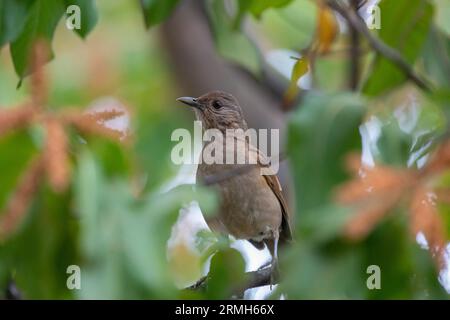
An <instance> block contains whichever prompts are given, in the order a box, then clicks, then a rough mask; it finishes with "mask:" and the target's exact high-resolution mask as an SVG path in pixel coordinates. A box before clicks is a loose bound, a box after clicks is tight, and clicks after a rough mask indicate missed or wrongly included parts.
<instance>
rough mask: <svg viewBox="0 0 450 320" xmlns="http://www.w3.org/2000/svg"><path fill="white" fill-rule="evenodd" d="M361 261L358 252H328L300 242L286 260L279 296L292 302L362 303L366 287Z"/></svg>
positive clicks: (337, 248)
mask: <svg viewBox="0 0 450 320" xmlns="http://www.w3.org/2000/svg"><path fill="white" fill-rule="evenodd" d="M331 251H333V252H331ZM361 260H362V258H361V254H360V252H359V251H358V250H356V249H355V248H351V247H344V246H342V245H335V246H334V247H333V248H332V250H330V249H328V250H325V249H324V248H318V247H314V246H311V245H309V244H308V243H307V242H306V243H305V242H300V241H298V242H296V243H295V244H294V245H293V246H292V247H290V248H289V249H288V250H287V252H286V254H284V256H283V257H282V260H281V266H282V267H283V269H282V270H284V277H283V279H282V281H281V283H280V286H279V287H278V288H277V292H278V293H283V294H287V296H288V297H289V299H361V297H362V294H363V290H364V288H365V283H366V282H365V279H364V273H363V272H364V270H363V269H362V268H361V262H362V261H361Z"/></svg>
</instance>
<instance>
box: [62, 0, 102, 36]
mask: <svg viewBox="0 0 450 320" xmlns="http://www.w3.org/2000/svg"><path fill="white" fill-rule="evenodd" d="M64 1H65V4H66V8H67V7H69V6H70V5H77V6H78V7H80V12H81V28H80V29H74V31H75V32H76V33H77V34H78V35H79V36H80V37H82V38H85V37H86V36H87V35H88V34H89V32H91V31H92V29H94V27H95V25H96V24H97V21H98V13H97V7H96V5H95V1H94V0H64Z"/></svg>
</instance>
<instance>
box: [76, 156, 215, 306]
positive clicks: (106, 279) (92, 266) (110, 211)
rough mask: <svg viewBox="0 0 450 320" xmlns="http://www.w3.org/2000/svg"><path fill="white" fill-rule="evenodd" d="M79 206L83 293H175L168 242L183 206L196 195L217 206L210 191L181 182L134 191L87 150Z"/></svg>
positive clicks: (80, 172)
mask: <svg viewBox="0 0 450 320" xmlns="http://www.w3.org/2000/svg"><path fill="white" fill-rule="evenodd" d="M75 190H76V195H77V196H76V207H77V208H78V211H79V214H80V217H81V235H80V236H81V250H82V254H83V256H84V258H85V259H86V262H87V264H86V265H84V266H83V267H82V269H83V279H84V280H83V283H82V290H81V291H80V292H79V297H80V298H83V299H85V298H102V299H107V298H110V299H119V298H127V299H130V298H142V297H148V298H160V299H161V298H175V297H177V296H178V294H179V292H178V290H176V288H175V286H174V282H173V279H172V275H171V273H170V268H169V265H168V261H167V248H166V245H167V241H168V239H169V236H170V233H171V230H172V226H173V224H174V223H175V221H176V219H177V217H178V213H179V210H180V209H181V208H182V206H183V205H185V204H188V203H190V202H191V201H193V200H197V201H199V202H200V203H201V204H202V205H206V206H207V207H208V209H212V208H211V206H212V205H214V203H213V202H215V201H213V200H212V197H211V195H210V194H208V193H205V192H200V193H195V192H193V190H192V187H191V186H189V187H179V188H175V189H173V190H171V191H169V192H167V193H162V194H161V193H153V194H149V195H143V196H142V197H141V198H140V199H139V200H138V199H136V198H135V197H134V196H133V195H132V190H131V188H130V186H128V184H127V183H125V182H124V181H121V180H117V179H115V180H112V181H111V180H107V179H106V177H105V176H104V174H103V173H102V170H101V168H100V167H99V166H98V162H97V160H96V159H95V158H94V157H93V156H92V154H90V153H88V152H87V151H84V152H82V154H81V156H80V158H79V169H78V174H77V180H76V189H75Z"/></svg>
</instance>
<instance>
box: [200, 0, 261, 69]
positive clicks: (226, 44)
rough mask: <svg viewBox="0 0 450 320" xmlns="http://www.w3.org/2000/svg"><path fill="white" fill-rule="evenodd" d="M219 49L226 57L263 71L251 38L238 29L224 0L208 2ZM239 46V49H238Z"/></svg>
mask: <svg viewBox="0 0 450 320" xmlns="http://www.w3.org/2000/svg"><path fill="white" fill-rule="evenodd" d="M207 5H208V7H207V9H208V14H209V19H210V21H211V25H212V30H213V34H214V40H215V43H216V48H217V51H218V52H219V53H220V54H221V55H222V56H223V57H224V58H226V59H229V60H230V61H232V62H235V63H237V64H238V65H241V66H243V67H245V68H247V69H248V70H250V71H252V72H253V73H255V74H260V72H261V57H260V53H259V51H258V49H257V48H256V46H255V45H254V44H253V43H252V42H251V41H250V39H249V38H248V37H247V36H246V35H245V34H243V33H242V32H240V31H239V30H236V29H235V27H234V22H233V19H232V17H230V16H228V15H227V13H226V12H227V10H226V8H225V4H224V2H223V1H222V0H210V1H209V2H207ZM236 48H239V50H236Z"/></svg>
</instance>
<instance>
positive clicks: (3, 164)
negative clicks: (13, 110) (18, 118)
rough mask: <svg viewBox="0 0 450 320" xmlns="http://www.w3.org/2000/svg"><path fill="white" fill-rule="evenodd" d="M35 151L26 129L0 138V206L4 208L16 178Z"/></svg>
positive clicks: (16, 180) (13, 188)
mask: <svg viewBox="0 0 450 320" xmlns="http://www.w3.org/2000/svg"><path fill="white" fill-rule="evenodd" d="M36 151H37V150H36V148H35V146H34V144H33V141H32V139H31V137H30V135H29V134H28V133H27V132H26V131H20V132H16V133H12V134H10V135H7V136H5V137H1V138H0V168H1V169H0V175H1V183H0V208H4V206H5V205H6V202H7V200H8V198H9V196H10V194H11V192H13V191H14V190H15V187H16V184H17V182H18V179H19V178H20V176H21V174H22V172H24V170H25V169H26V167H27V165H28V164H29V163H30V161H31V159H32V158H33V155H35V154H36ZM0 212H1V209H0Z"/></svg>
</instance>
